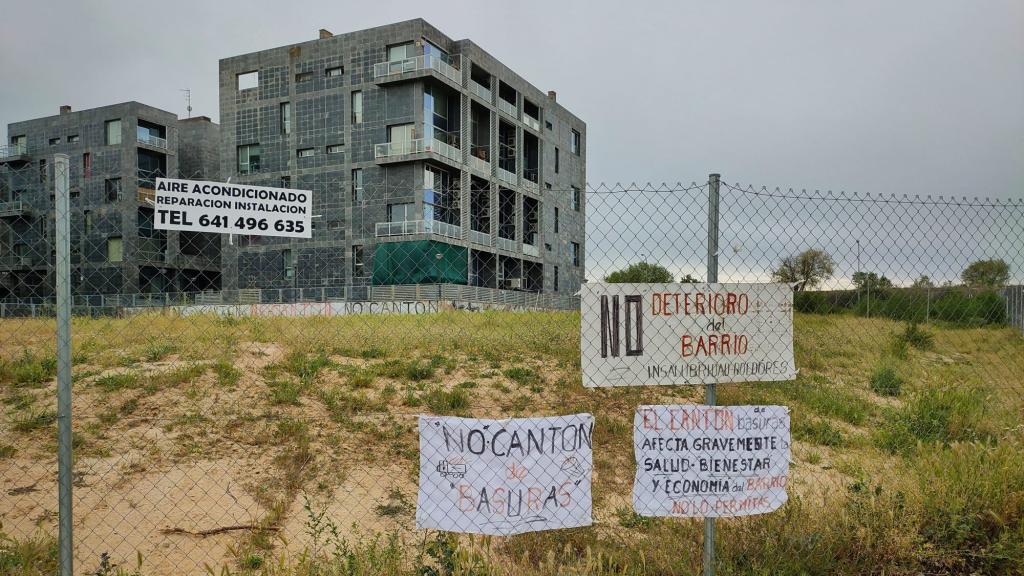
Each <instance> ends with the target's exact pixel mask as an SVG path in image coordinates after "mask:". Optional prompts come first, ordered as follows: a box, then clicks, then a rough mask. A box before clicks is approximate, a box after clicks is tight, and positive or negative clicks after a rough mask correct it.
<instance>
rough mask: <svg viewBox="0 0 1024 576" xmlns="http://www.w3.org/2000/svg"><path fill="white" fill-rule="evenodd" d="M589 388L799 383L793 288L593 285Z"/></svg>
mask: <svg viewBox="0 0 1024 576" xmlns="http://www.w3.org/2000/svg"><path fill="white" fill-rule="evenodd" d="M580 311H581V320H580V354H581V360H582V364H583V385H584V386H587V387H597V386H648V385H659V384H668V385H671V384H709V383H720V382H749V381H759V380H792V379H793V378H795V377H796V368H795V363H794V361H793V289H792V288H791V287H790V286H789V285H788V284H608V283H587V284H584V285H583V287H582V289H581V298H580Z"/></svg>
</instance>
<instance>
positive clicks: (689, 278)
mask: <svg viewBox="0 0 1024 576" xmlns="http://www.w3.org/2000/svg"><path fill="white" fill-rule="evenodd" d="M679 281H680V282H682V283H683V284H700V280H697V279H696V278H694V277H693V276H692V275H690V274H687V275H686V276H683V277H682V278H680V279H679Z"/></svg>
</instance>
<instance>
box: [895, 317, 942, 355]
mask: <svg viewBox="0 0 1024 576" xmlns="http://www.w3.org/2000/svg"><path fill="white" fill-rule="evenodd" d="M897 339H898V340H902V341H904V342H906V343H907V344H909V345H910V346H913V347H914V348H917V349H918V350H931V349H932V348H933V347H934V346H935V335H934V334H932V333H931V332H929V331H927V330H925V329H924V328H921V325H920V324H918V323H917V322H908V323H907V326H906V328H904V329H903V333H902V334H900V335H899V336H898V337H897Z"/></svg>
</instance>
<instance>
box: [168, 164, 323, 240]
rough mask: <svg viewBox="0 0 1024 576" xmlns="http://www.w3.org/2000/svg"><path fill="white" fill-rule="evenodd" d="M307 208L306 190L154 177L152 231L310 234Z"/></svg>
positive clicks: (309, 209) (310, 205) (309, 201)
mask: <svg viewBox="0 0 1024 576" xmlns="http://www.w3.org/2000/svg"><path fill="white" fill-rule="evenodd" d="M312 210H313V193H312V192H310V191H308V190H291V189H289V188H268V187H266V186H249V185H245V184H225V183H223V182H206V181H202V180H178V179H174V178H157V179H156V198H155V205H154V226H155V228H156V229H157V230H185V231H189V232H213V233H216V234H239V235H243V236H285V237H288V238H312V237H313V227H312V224H311V218H312Z"/></svg>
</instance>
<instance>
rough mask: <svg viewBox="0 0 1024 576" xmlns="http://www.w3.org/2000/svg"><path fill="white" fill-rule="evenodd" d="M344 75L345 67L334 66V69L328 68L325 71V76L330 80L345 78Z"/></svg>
mask: <svg viewBox="0 0 1024 576" xmlns="http://www.w3.org/2000/svg"><path fill="white" fill-rule="evenodd" d="M344 75H345V67H344V66H334V67H333V68H328V69H326V70H324V76H327V77H328V78H337V77H339V76H344Z"/></svg>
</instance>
